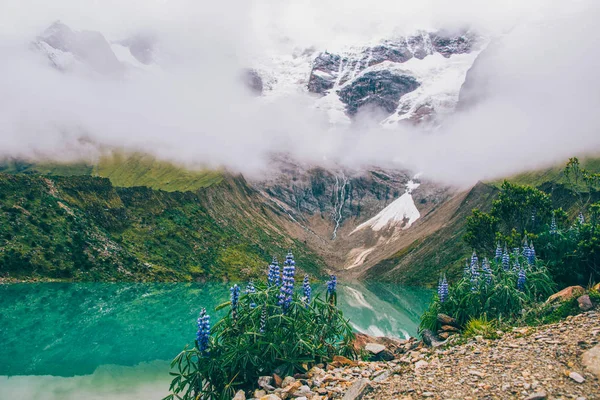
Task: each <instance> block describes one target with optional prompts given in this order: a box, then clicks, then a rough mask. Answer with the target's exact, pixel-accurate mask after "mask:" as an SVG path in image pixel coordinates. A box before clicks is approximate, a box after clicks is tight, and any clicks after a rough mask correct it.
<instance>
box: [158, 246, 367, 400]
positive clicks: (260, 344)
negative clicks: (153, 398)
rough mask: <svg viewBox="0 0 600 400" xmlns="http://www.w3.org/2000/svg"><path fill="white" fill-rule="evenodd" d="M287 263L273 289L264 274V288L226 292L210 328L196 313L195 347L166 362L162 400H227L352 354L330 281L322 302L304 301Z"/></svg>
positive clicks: (204, 317)
mask: <svg viewBox="0 0 600 400" xmlns="http://www.w3.org/2000/svg"><path fill="white" fill-rule="evenodd" d="M288 260H289V258H288ZM288 262H289V261H288ZM288 262H286V264H285V265H287V266H286V267H285V268H284V271H283V282H282V283H281V286H279V285H278V282H276V281H275V280H274V279H273V278H274V274H273V272H274V271H273V270H271V271H270V272H269V282H268V283H267V284H262V283H261V284H259V285H257V287H254V285H253V284H249V286H248V288H247V289H246V291H245V293H244V294H242V293H240V288H239V287H238V286H237V285H235V286H234V287H232V288H231V301H230V302H228V303H226V304H224V305H223V306H222V307H229V312H228V314H227V315H226V316H225V317H224V318H223V319H221V320H220V321H219V322H218V323H217V324H216V325H215V326H214V327H213V328H212V329H211V327H210V319H209V317H208V315H207V314H206V311H205V310H202V312H201V313H200V318H199V319H198V335H197V338H196V342H195V345H194V346H193V347H192V348H186V349H185V350H184V351H182V352H181V353H180V354H179V355H178V356H177V357H176V358H175V359H174V360H173V362H172V363H171V368H173V369H175V372H172V373H171V375H172V376H173V377H174V378H173V381H172V383H171V387H170V391H171V392H172V393H171V394H170V395H169V396H167V397H166V399H169V400H171V399H184V400H188V399H198V398H203V399H208V398H212V399H231V398H232V397H233V396H234V394H235V393H236V391H237V390H240V389H241V390H245V391H248V390H250V389H253V388H255V386H256V382H257V380H258V378H259V377H260V376H264V375H271V374H273V373H277V374H278V375H280V376H282V377H283V376H290V375H293V374H294V373H305V372H307V371H308V370H309V369H310V368H311V367H312V366H314V365H316V364H318V363H320V362H325V361H328V360H331V359H332V357H333V356H335V355H344V356H348V357H354V356H355V354H354V350H353V346H352V341H353V339H354V335H353V334H352V329H351V327H350V325H349V324H348V321H347V320H345V319H344V317H343V315H342V312H341V311H340V310H338V308H337V307H336V305H335V303H336V300H335V299H336V288H335V283H332V282H329V284H328V291H327V297H326V299H325V301H323V300H321V299H320V298H319V296H316V297H315V298H314V299H311V296H310V293H311V290H310V286H309V285H308V282H307V280H305V284H304V286H303V290H302V293H298V291H294V288H293V285H294V271H293V264H289V263H288ZM278 271H279V269H278V267H277V273H276V276H277V280H279V273H278Z"/></svg>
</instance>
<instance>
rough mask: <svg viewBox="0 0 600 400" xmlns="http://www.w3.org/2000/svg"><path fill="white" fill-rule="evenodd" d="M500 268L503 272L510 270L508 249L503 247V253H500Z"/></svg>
mask: <svg viewBox="0 0 600 400" xmlns="http://www.w3.org/2000/svg"><path fill="white" fill-rule="evenodd" d="M502 268H503V269H504V270H505V271H508V270H509V269H510V256H509V255H508V249H507V248H506V246H504V253H502Z"/></svg>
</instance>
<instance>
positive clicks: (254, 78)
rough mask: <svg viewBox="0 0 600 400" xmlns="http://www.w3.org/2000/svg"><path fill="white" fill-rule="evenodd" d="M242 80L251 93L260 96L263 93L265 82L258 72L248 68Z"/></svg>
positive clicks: (243, 73)
mask: <svg viewBox="0 0 600 400" xmlns="http://www.w3.org/2000/svg"><path fill="white" fill-rule="evenodd" d="M242 80H243V82H244V84H245V85H246V87H247V88H248V89H250V91H251V92H252V93H253V94H255V95H257V96H260V95H261V94H262V93H263V81H262V78H261V77H260V75H259V74H258V72H256V70H253V69H250V68H247V69H244V70H243V71H242Z"/></svg>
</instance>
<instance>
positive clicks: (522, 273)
mask: <svg viewBox="0 0 600 400" xmlns="http://www.w3.org/2000/svg"><path fill="white" fill-rule="evenodd" d="M526 281H527V276H526V274H525V270H524V269H523V268H521V269H520V270H519V277H518V278H517V289H519V290H520V291H524V290H525V282H526Z"/></svg>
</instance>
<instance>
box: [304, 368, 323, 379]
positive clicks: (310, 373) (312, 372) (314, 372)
mask: <svg viewBox="0 0 600 400" xmlns="http://www.w3.org/2000/svg"><path fill="white" fill-rule="evenodd" d="M324 373H325V371H323V370H322V369H321V368H319V367H316V366H315V367H312V368H311V369H310V370H309V371H308V372H307V374H306V375H308V377H309V378H312V377H313V376H317V375H322V374H324Z"/></svg>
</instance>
